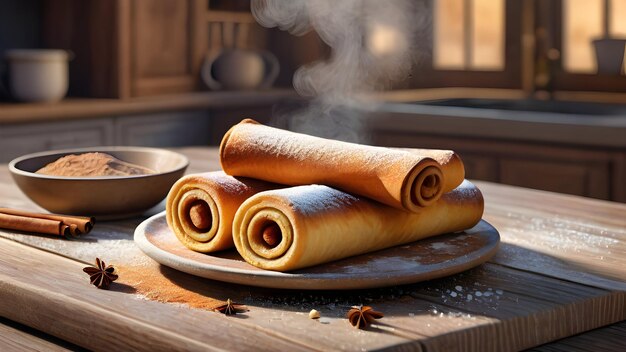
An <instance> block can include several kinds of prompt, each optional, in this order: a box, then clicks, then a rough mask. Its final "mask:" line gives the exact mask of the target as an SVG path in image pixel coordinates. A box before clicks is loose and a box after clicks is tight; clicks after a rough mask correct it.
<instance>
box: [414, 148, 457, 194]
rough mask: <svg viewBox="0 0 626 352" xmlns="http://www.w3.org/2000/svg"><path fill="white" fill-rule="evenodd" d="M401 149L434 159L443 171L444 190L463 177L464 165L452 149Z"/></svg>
mask: <svg viewBox="0 0 626 352" xmlns="http://www.w3.org/2000/svg"><path fill="white" fill-rule="evenodd" d="M402 150H405V151H407V152H411V153H413V154H416V155H422V156H427V157H429V158H433V159H435V161H436V162H437V163H439V165H441V171H442V172H443V181H444V184H443V190H444V192H448V191H450V190H452V189H454V188H456V187H457V186H458V185H460V184H461V182H463V180H464V179H465V166H464V165H463V161H462V160H461V157H459V155H458V154H456V153H455V152H453V151H452V150H441V149H418V148H402Z"/></svg>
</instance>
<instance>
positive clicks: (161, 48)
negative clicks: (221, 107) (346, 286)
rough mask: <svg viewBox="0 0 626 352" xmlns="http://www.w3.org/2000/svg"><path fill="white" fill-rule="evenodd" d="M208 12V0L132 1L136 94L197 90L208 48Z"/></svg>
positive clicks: (133, 76) (134, 83) (133, 62)
mask: <svg viewBox="0 0 626 352" xmlns="http://www.w3.org/2000/svg"><path fill="white" fill-rule="evenodd" d="M206 11H207V2H206V0H134V1H132V3H131V9H130V13H131V15H130V29H131V43H130V46H131V68H132V74H131V77H132V78H131V91H132V95H134V96H145V95H155V94H161V93H178V92H189V91H193V90H196V88H197V87H198V85H199V82H200V78H199V72H200V65H201V64H202V59H203V56H204V54H205V52H206V47H207V32H208V30H207V25H206V19H205V16H206Z"/></svg>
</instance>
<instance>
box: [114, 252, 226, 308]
mask: <svg viewBox="0 0 626 352" xmlns="http://www.w3.org/2000/svg"><path fill="white" fill-rule="evenodd" d="M162 270H167V271H173V272H175V271H174V270H173V269H169V268H163V267H161V266H159V265H158V264H156V263H147V264H140V265H133V266H117V268H116V273H117V274H119V279H118V281H116V282H118V283H121V284H123V285H126V286H130V287H132V288H133V289H134V290H135V293H136V294H139V295H141V296H143V297H145V298H146V299H149V300H153V301H158V302H164V303H179V304H185V305H187V306H189V307H191V308H199V309H205V310H213V309H215V308H217V307H219V306H221V305H222V304H223V303H224V301H225V300H226V299H217V298H212V297H209V296H207V295H205V294H207V293H208V292H205V294H201V292H202V289H203V288H202V283H199V284H198V285H194V283H193V282H186V283H185V286H186V287H189V289H188V288H184V287H182V286H180V285H178V284H177V283H175V282H172V280H170V279H169V278H168V277H167V276H165V275H164V274H163V272H162ZM176 274H177V276H181V274H182V273H180V272H176ZM182 275H185V274H182ZM195 280H197V278H195ZM200 281H201V280H200Z"/></svg>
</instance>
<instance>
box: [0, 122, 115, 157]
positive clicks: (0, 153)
mask: <svg viewBox="0 0 626 352" xmlns="http://www.w3.org/2000/svg"><path fill="white" fill-rule="evenodd" d="M112 131H113V124H112V122H111V120H109V119H94V120H87V121H64V122H54V123H36V124H27V125H14V126H2V127H0V162H8V161H10V160H11V159H13V158H16V157H18V156H20V155H24V154H29V153H34V152H41V151H45V150H55V149H68V148H81V147H92V146H101V145H110V144H112V141H113V138H112V137H113V133H112Z"/></svg>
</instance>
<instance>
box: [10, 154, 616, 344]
mask: <svg viewBox="0 0 626 352" xmlns="http://www.w3.org/2000/svg"><path fill="white" fill-rule="evenodd" d="M181 151H182V152H183V153H185V154H186V155H188V156H189V158H190V160H191V166H190V168H189V172H200V171H207V170H215V169H218V168H219V164H218V160H217V153H216V150H215V149H212V148H190V149H183V150H181ZM564 182H566V181H564ZM477 185H478V186H479V187H480V189H481V190H482V191H483V193H484V195H485V200H486V209H485V216H484V218H485V219H486V220H487V221H489V222H490V223H491V224H493V225H494V226H495V227H496V228H497V229H498V230H499V231H500V234H501V237H502V243H501V246H500V249H499V252H498V254H497V255H496V256H495V257H494V258H493V259H492V260H490V261H489V262H488V263H486V264H484V265H481V266H480V267H477V268H475V269H472V270H470V271H467V272H464V273H461V274H458V275H455V276H452V277H448V278H444V279H439V280H434V281H430V282H423V283H418V284H413V285H407V286H401V287H392V288H384V289H376V290H365V291H355V292H297V291H284V290H283V291H280V290H268V289H258V288H254V287H246V286H237V285H231V284H224V283H220V282H215V281H210V280H204V279H199V278H195V277H193V276H190V275H187V274H184V273H180V272H177V271H175V270H172V269H169V268H165V267H159V266H158V265H156V264H155V263H153V262H152V261H151V259H149V258H147V257H145V255H143V253H141V252H140V251H139V249H137V247H136V246H135V245H134V243H133V241H132V233H133V230H134V228H135V226H137V225H138V224H139V223H140V222H141V221H142V220H143V218H135V219H128V220H124V221H116V222H102V223H98V224H97V226H96V228H95V230H94V231H93V232H92V233H91V234H89V235H87V236H84V237H83V238H81V239H79V240H74V241H67V240H60V239H56V238H48V237H39V236H33V235H26V234H22V233H17V232H12V231H5V230H0V316H2V317H5V318H6V319H9V320H10V321H13V322H17V323H20V324H23V325H25V326H29V327H32V328H34V329H37V330H40V331H42V332H44V333H46V334H49V335H52V336H55V337H56V338H58V339H61V340H63V341H67V342H68V343H71V344H76V345H79V346H82V347H86V348H89V349H95V350H115V349H118V350H129V349H133V350H213V349H227V350H252V349H254V350H272V351H276V350H289V351H294V350H336V349H345V350H363V349H384V348H394V349H406V350H408V349H411V350H425V351H439V350H475V351H502V350H518V349H525V348H530V347H533V346H538V345H541V344H544V343H547V342H550V341H554V340H557V339H561V338H565V337H569V336H572V335H576V334H580V333H583V332H585V331H588V330H592V329H596V328H599V327H602V326H606V325H609V324H613V323H616V322H620V321H622V320H624V319H625V318H626V305H625V298H626V295H625V290H626V269H625V268H626V205H624V204H617V203H610V202H604V201H596V200H590V199H585V198H581V197H575V196H567V195H559V194H554V193H548V192H541V191H534V190H528V189H522V188H515V187H510V186H502V185H496V184H491V183H485V182H477ZM0 202H1V203H2V204H1V205H2V206H8V207H14V208H24V209H33V210H34V209H38V208H37V207H36V206H35V205H34V204H33V203H32V202H31V201H29V200H28V199H27V198H25V196H24V195H23V194H22V193H21V192H20V191H19V189H18V188H17V187H16V186H15V184H14V183H13V182H12V180H11V178H10V176H9V174H8V170H7V167H6V165H0ZM159 210H162V205H161V208H160V209H159V208H158V207H157V208H156V209H153V210H152V211H151V212H152V213H155V212H156V211H159ZM96 256H101V257H103V258H107V259H109V261H111V262H112V263H114V264H120V263H129V262H131V259H132V260H133V261H134V262H137V261H142V262H143V263H144V264H146V263H147V264H146V265H153V266H155V267H157V268H158V274H159V275H162V276H164V277H165V278H167V282H168V283H169V284H175V285H178V286H182V287H184V288H185V289H188V290H190V291H193V292H196V293H198V294H199V295H201V296H203V297H204V296H206V297H211V298H215V299H219V300H224V299H226V298H230V297H232V298H235V299H238V300H241V301H242V302H243V303H245V304H246V305H247V306H248V307H249V308H250V311H249V312H248V313H246V314H244V315H240V316H235V317H227V316H225V315H222V314H218V313H215V312H212V311H208V310H202V309H192V308H189V307H187V306H185V305H181V304H169V303H161V302H155V301H150V300H148V299H145V298H144V297H141V296H140V295H138V294H137V293H136V292H135V291H134V289H133V287H132V286H129V285H122V284H117V282H116V283H115V284H117V286H115V285H114V286H112V289H111V290H108V291H106V290H98V289H96V288H95V287H94V286H91V285H89V282H88V278H87V276H86V275H85V274H84V273H83V272H82V270H81V269H82V268H83V267H84V266H85V263H90V262H92V261H93V260H94V258H95V257H96ZM120 275H121V277H120V281H121V280H122V279H123V272H121V273H120ZM361 303H363V304H367V305H371V306H374V307H375V308H376V309H377V310H380V311H382V312H384V313H385V317H384V318H383V319H382V320H380V324H378V327H376V328H370V329H369V330H367V331H363V330H357V329H354V328H353V327H352V326H350V325H349V324H348V322H347V320H346V319H345V318H344V317H345V312H346V311H347V310H348V309H349V307H350V306H351V305H358V304H361ZM312 308H315V309H317V310H319V311H320V312H321V313H322V317H323V318H322V320H321V321H317V320H311V319H308V317H307V314H308V312H309V310H310V309H312ZM0 324H2V325H0V326H2V327H3V329H0V336H2V335H7V334H9V335H10V336H12V339H11V340H10V341H13V342H14V346H24V344H28V341H31V342H32V344H33V346H39V345H42V346H46V343H49V342H45V343H44V342H41V341H40V340H42V339H43V340H46V339H47V338H46V337H45V336H48V335H43V336H44V337H41V336H34V334H32V333H29V332H26V333H24V332H21V333H20V334H13V333H12V331H13V332H14V331H16V329H17V330H18V331H21V330H20V329H19V328H16V327H14V326H8V325H6V323H2V321H0ZM11 324H14V323H11ZM18 326H21V325H18ZM625 330H626V329H625V328H624V325H623V323H622V324H621V325H613V326H612V327H609V328H606V329H603V330H596V331H594V332H591V333H589V334H584V335H579V336H577V337H573V338H571V339H568V340H564V341H560V342H558V343H555V344H552V345H547V346H545V347H541V348H540V349H543V350H559V348H561V350H567V349H572V348H573V347H572V346H574V345H576V346H578V347H580V345H581V344H582V345H583V346H585V345H588V344H603V345H598V346H604V348H605V349H607V348H615V350H618V349H619V347H623V346H621V345H623V344H624V334H623V332H624V331H625ZM33 331H34V330H33ZM31 335H32V339H29V336H31ZM5 341H8V340H6V339H5ZM10 341H9V342H8V344H10V343H11V342H10ZM24 341H26V342H24ZM5 343H7V342H5ZM572 344H573V345H572ZM0 345H1V343H0ZM63 348H64V347H62V346H61V347H59V349H63Z"/></svg>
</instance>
